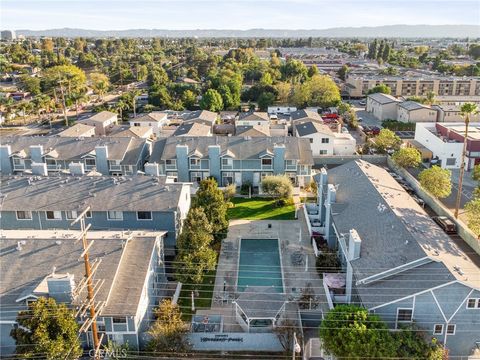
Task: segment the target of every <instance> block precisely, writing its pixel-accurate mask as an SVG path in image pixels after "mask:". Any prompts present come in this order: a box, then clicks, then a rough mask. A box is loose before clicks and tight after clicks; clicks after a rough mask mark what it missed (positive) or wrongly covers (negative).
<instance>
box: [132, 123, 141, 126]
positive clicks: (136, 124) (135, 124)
mask: <svg viewBox="0 0 480 360" xmlns="http://www.w3.org/2000/svg"><path fill="white" fill-rule="evenodd" d="M140 125H141V124H140V123H138V122H136V123H133V126H140Z"/></svg>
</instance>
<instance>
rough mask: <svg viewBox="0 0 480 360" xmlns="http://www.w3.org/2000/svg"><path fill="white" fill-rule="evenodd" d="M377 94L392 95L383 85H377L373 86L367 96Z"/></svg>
mask: <svg viewBox="0 0 480 360" xmlns="http://www.w3.org/2000/svg"><path fill="white" fill-rule="evenodd" d="M377 93H382V94H387V95H390V94H391V93H392V90H391V89H390V88H389V87H388V86H387V85H385V84H379V85H377V86H374V87H373V88H371V89H370V90H368V94H377Z"/></svg>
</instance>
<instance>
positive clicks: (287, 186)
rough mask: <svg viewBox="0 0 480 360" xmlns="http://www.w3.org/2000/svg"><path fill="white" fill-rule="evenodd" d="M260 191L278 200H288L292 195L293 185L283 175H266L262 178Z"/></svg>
mask: <svg viewBox="0 0 480 360" xmlns="http://www.w3.org/2000/svg"><path fill="white" fill-rule="evenodd" d="M262 191H263V192H264V193H266V194H268V195H269V196H271V197H273V198H276V199H278V200H288V199H290V198H291V197H292V194H293V186H292V182H291V181H290V179H289V178H288V177H287V176H285V175H268V176H265V177H264V178H263V180H262Z"/></svg>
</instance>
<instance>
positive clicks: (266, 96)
mask: <svg viewBox="0 0 480 360" xmlns="http://www.w3.org/2000/svg"><path fill="white" fill-rule="evenodd" d="M274 101H275V95H274V94H272V93H271V92H264V93H262V94H261V95H260V96H259V98H258V100H257V103H258V107H259V108H260V110H261V111H267V109H268V107H269V106H270V105H272V104H273V103H274Z"/></svg>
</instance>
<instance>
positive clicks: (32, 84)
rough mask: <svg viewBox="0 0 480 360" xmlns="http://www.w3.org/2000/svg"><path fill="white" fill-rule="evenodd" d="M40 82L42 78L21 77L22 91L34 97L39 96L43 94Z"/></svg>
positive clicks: (25, 75)
mask: <svg viewBox="0 0 480 360" xmlns="http://www.w3.org/2000/svg"><path fill="white" fill-rule="evenodd" d="M40 82H41V81H40V78H38V77H36V76H30V75H27V74H24V75H21V76H20V83H21V86H22V89H23V90H24V91H26V92H29V93H30V94H31V95H33V96H35V95H39V94H40V93H41V92H42V90H41V87H40Z"/></svg>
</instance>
